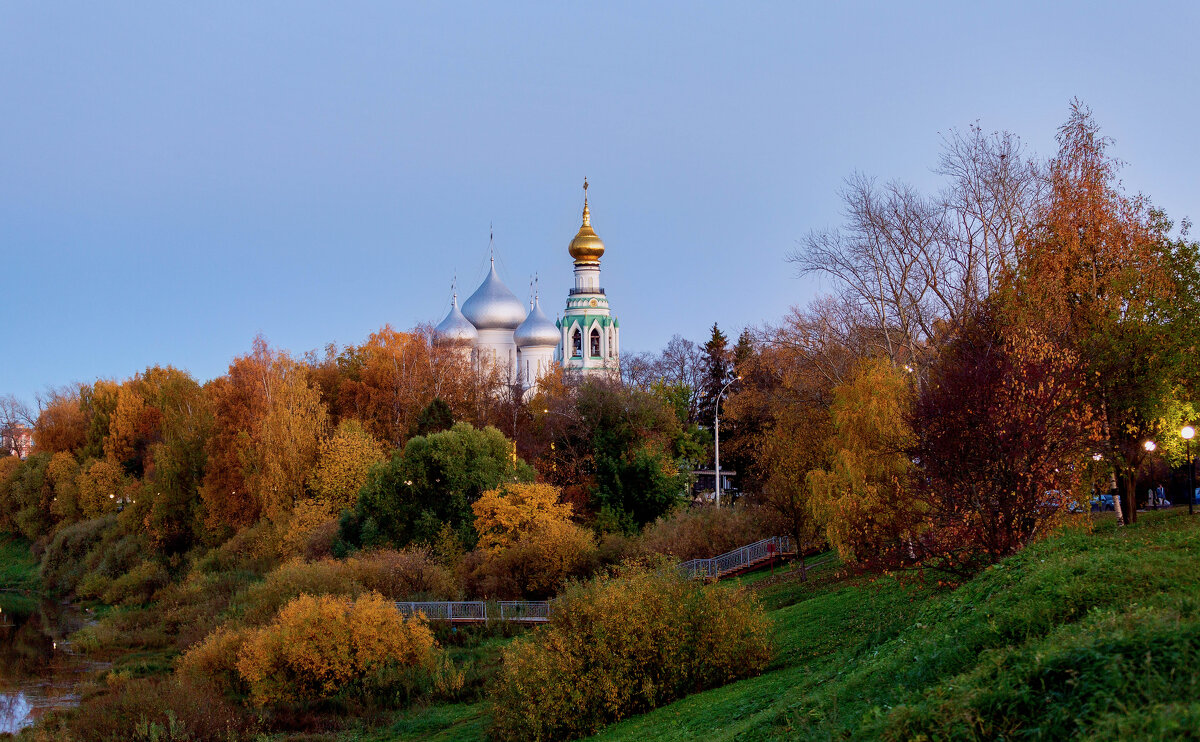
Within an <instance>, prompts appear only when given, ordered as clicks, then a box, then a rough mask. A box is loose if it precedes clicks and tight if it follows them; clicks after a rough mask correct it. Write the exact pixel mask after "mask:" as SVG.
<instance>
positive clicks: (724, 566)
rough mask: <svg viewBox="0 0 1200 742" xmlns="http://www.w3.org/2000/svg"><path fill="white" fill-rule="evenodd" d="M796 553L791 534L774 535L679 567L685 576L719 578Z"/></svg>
mask: <svg viewBox="0 0 1200 742" xmlns="http://www.w3.org/2000/svg"><path fill="white" fill-rule="evenodd" d="M795 553H796V551H795V549H793V548H792V539H791V537H790V536H772V537H771V538H764V539H763V540H762V541H755V542H754V543H752V544H747V545H746V546H743V547H741V548H738V549H734V550H733V551H730V552H728V553H725V554H721V555H720V556H715V557H713V558H712V559H690V560H688V561H686V562H683V563H682V564H680V565H679V567H678V569H679V573H680V574H682V575H683V576H684V577H690V578H697V577H699V578H703V579H713V580H719V579H721V578H722V577H730V576H732V575H734V574H737V573H740V572H744V571H745V570H747V569H750V568H752V567H755V566H757V565H759V564H764V563H766V562H770V561H773V560H775V559H779V558H782V557H784V556H791V555H793V554H795Z"/></svg>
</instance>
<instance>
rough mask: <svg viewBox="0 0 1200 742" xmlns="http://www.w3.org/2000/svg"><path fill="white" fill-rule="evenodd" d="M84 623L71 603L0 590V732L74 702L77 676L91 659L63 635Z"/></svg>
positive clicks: (90, 666) (22, 725)
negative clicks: (81, 655) (85, 657)
mask: <svg viewBox="0 0 1200 742" xmlns="http://www.w3.org/2000/svg"><path fill="white" fill-rule="evenodd" d="M83 623H84V619H83V616H81V615H80V613H79V611H78V610H77V609H75V608H73V607H71V606H64V605H60V604H58V603H55V602H53V601H48V600H38V599H35V598H30V597H28V596H24V595H12V594H0V734H3V733H4V732H14V733H15V732H17V731H19V730H20V729H22V728H24V727H27V726H29V725H31V724H33V723H34V722H35V721H37V719H38V718H39V717H40V716H41V715H42V714H44V713H45V712H46V711H48V710H50V709H54V708H62V707H64V706H73V705H75V704H76V703H78V702H79V695H78V693H77V691H76V688H77V686H78V684H79V681H80V680H81V679H82V678H83V674H84V673H85V672H86V671H87V670H90V669H92V668H93V667H95V665H94V663H90V662H87V661H85V660H84V659H83V658H82V657H80V656H79V655H78V654H76V653H75V652H74V651H73V649H72V648H71V646H70V643H69V642H67V640H66V637H67V636H69V635H70V634H71V633H72V632H74V631H76V630H78V629H79V628H80V627H81V626H83Z"/></svg>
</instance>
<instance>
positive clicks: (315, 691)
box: [236, 594, 437, 706]
mask: <svg viewBox="0 0 1200 742" xmlns="http://www.w3.org/2000/svg"><path fill="white" fill-rule="evenodd" d="M435 650H436V643H435V642H434V639H433V633H432V632H431V631H430V630H429V626H428V625H427V624H426V623H425V621H424V620H423V619H421V618H414V619H408V620H406V619H404V617H402V616H401V615H400V613H399V612H398V611H397V610H396V607H395V606H394V605H393V604H392V603H390V602H388V601H386V600H384V599H383V597H382V596H380V595H378V594H370V595H364V596H362V597H360V598H359V599H358V600H356V601H354V602H353V603H348V602H347V601H345V600H344V599H340V598H333V597H328V596H326V597H319V598H314V597H311V596H308V595H304V596H301V597H299V598H297V599H296V600H294V601H292V602H291V603H289V604H288V605H287V606H285V607H284V608H283V610H281V611H280V612H279V616H278V618H276V620H275V621H274V622H273V623H272V624H271V625H269V626H266V627H263V628H261V629H257V630H255V631H254V632H253V633H251V634H250V635H249V636H248V637H247V638H246V641H245V643H244V644H243V645H242V647H241V649H240V650H239V651H238V656H237V663H236V666H237V670H238V674H239V675H240V676H241V678H242V680H244V681H245V683H246V685H247V687H248V690H249V693H250V699H251V701H252V702H253V703H254V704H256V705H258V706H266V705H269V704H277V703H291V702H297V701H300V702H313V701H320V700H323V699H327V698H331V697H332V696H334V695H336V694H337V693H338V692H339V691H341V690H342V689H344V688H346V687H347V686H349V685H351V684H353V683H355V682H360V681H362V680H363V679H365V678H366V677H367V676H368V675H369V674H370V673H372V672H374V671H377V670H380V669H382V668H384V667H386V666H388V665H393V664H394V665H400V666H409V667H414V666H423V667H428V668H430V669H432V668H433V667H434V665H435V663H436V659H437V656H436V651H435Z"/></svg>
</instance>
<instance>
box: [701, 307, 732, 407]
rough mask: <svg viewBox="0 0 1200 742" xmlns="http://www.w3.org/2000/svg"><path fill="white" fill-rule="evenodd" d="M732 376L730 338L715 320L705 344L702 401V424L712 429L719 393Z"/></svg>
mask: <svg viewBox="0 0 1200 742" xmlns="http://www.w3.org/2000/svg"><path fill="white" fill-rule="evenodd" d="M732 378H733V357H732V354H731V353H730V352H729V339H728V338H727V337H725V333H723V332H721V328H719V327H718V326H717V323H716V322H714V323H713V326H712V337H710V338H709V339H708V342H707V343H705V344H704V381H703V383H704V386H703V388H702V389H701V393H702V399H701V401H700V424H701V425H703V426H704V427H706V428H709V429H710V430H711V429H712V426H713V417H714V415H715V414H716V412H717V407H716V405H717V395H718V394H720V393H721V389H722V388H724V386H725V385H726V384H727V383H729V380H730V379H732Z"/></svg>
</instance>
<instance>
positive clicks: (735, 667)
mask: <svg viewBox="0 0 1200 742" xmlns="http://www.w3.org/2000/svg"><path fill="white" fill-rule="evenodd" d="M771 634H772V632H771V622H770V620H769V619H768V618H767V617H766V615H765V614H764V613H763V610H762V607H761V606H760V605H759V604H758V603H757V601H756V600H755V599H754V598H753V596H752V595H750V594H748V593H746V592H745V591H743V590H734V589H729V588H728V587H726V586H723V585H705V584H703V583H700V582H696V581H691V580H683V579H681V578H679V577H678V576H677V575H675V574H674V573H673V572H672V571H669V570H668V571H665V572H661V573H655V572H646V573H640V574H633V575H628V576H625V577H621V578H619V579H611V580H602V579H597V580H593V581H592V582H590V583H587V584H584V585H578V586H575V587H573V588H571V589H569V590H568V591H567V592H566V594H564V595H563V596H562V598H561V599H560V601H559V602H558V603H556V604H555V610H554V613H553V614H551V619H550V622H549V624H547V625H546V626H544V627H542V628H541V629H539V630H538V631H537V632H535V633H534V634H532V635H529V636H527V637H522V638H518V639H516V640H514V641H513V642H512V644H510V645H509V646H508V648H506V649H505V650H504V663H503V665H502V667H501V670H500V674H499V676H498V678H497V680H496V682H495V683H494V684H493V685H492V692H491V700H492V708H493V719H494V726H493V728H492V737H493V739H497V740H560V739H573V738H576V737H581V736H586V735H589V734H594V733H595V732H596V731H598V730H599V729H600V728H601V727H602V726H604V725H605V724H608V723H611V722H614V721H618V720H620V719H623V718H626V717H629V716H632V715H634V714H637V713H642V712H644V711H648V710H649V709H652V708H656V707H658V706H662V705H664V704H667V703H670V702H671V701H673V700H675V699H677V698H680V697H682V696H684V695H686V694H688V693H693V692H696V691H700V690H704V689H705V688H712V687H716V686H718V685H723V684H725V683H729V682H732V681H734V680H737V679H739V678H744V677H749V676H751V675H756V674H758V673H759V672H761V671H762V670H763V669H764V668H765V667H766V666H767V663H768V662H769V661H770V659H771V655H772V652H773V647H772V638H771Z"/></svg>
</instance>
